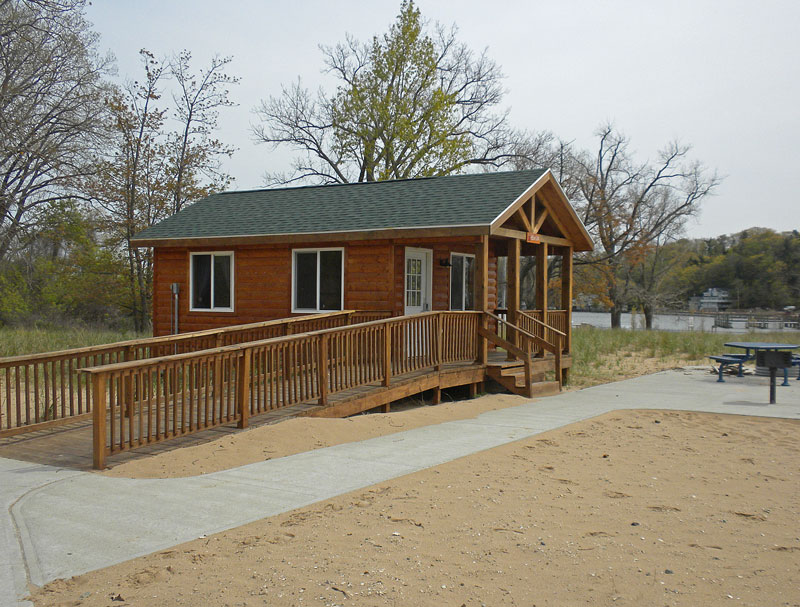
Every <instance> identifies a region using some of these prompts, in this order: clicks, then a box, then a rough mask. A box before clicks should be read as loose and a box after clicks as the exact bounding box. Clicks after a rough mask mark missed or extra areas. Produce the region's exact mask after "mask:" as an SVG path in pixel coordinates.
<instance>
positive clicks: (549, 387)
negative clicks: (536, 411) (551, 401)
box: [528, 381, 561, 397]
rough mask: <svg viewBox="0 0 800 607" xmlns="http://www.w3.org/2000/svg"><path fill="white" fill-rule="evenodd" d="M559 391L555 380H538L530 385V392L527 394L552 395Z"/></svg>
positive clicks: (534, 395) (532, 395)
mask: <svg viewBox="0 0 800 607" xmlns="http://www.w3.org/2000/svg"><path fill="white" fill-rule="evenodd" d="M559 392H561V389H560V388H559V386H558V382H557V381H540V382H537V383H535V384H533V385H532V386H531V392H530V394H529V395H528V396H530V397H538V396H554V395H556V394H558V393H559Z"/></svg>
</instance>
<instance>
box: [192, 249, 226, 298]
mask: <svg viewBox="0 0 800 607" xmlns="http://www.w3.org/2000/svg"><path fill="white" fill-rule="evenodd" d="M195 255H211V307H210V308H195V307H194V257H195ZM214 256H219V257H230V259H231V293H230V297H231V305H230V306H229V307H226V308H215V307H214ZM234 262H235V258H234V253H233V251H196V252H194V253H189V311H190V312H233V311H234V306H235V301H234V293H235V292H236V289H235V284H236V283H235V282H234V275H235V273H236V272H235V269H236V264H235V263H234Z"/></svg>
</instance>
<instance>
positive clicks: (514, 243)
mask: <svg viewBox="0 0 800 607" xmlns="http://www.w3.org/2000/svg"><path fill="white" fill-rule="evenodd" d="M506 242H508V260H507V262H506V308H508V319H507V320H508V322H510V323H513V324H517V314H518V312H519V292H520V285H519V251H520V241H519V239H517V238H509V239H508V240H507V241H506ZM510 333H511V335H508V339H509V341H510V342H511V343H512V344H514V345H515V346H516V345H519V339H518V338H519V336H518V335H517V332H516V331H511V332H510ZM512 357H513V356H512V355H511V354H510V353H509V358H512Z"/></svg>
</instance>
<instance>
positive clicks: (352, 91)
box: [254, 0, 515, 183]
mask: <svg viewBox="0 0 800 607" xmlns="http://www.w3.org/2000/svg"><path fill="white" fill-rule="evenodd" d="M321 50H322V52H323V54H324V57H325V66H326V69H327V71H328V72H329V73H331V74H333V75H334V76H335V77H336V78H337V79H338V81H339V83H340V84H339V87H338V88H337V91H336V92H335V93H334V94H332V95H331V94H327V93H325V92H324V91H320V92H319V93H318V95H317V96H316V97H315V96H313V95H312V94H311V93H310V92H309V91H308V90H307V89H305V88H303V86H302V85H301V84H300V82H299V81H298V82H297V83H296V84H295V85H292V86H290V87H288V88H287V87H284V89H283V93H282V95H280V96H279V97H270V99H269V100H266V101H262V102H261V104H260V106H259V107H258V108H257V114H258V116H259V117H260V119H261V122H260V124H257V125H256V126H255V127H254V134H255V136H256V138H257V139H259V140H260V141H262V142H265V143H269V144H273V145H275V146H278V145H287V146H289V147H291V148H293V149H294V150H296V151H297V152H299V156H298V157H297V158H296V159H295V161H294V166H293V169H294V170H293V172H292V173H291V174H290V175H271V176H268V180H269V181H271V182H273V183H288V182H292V181H296V180H309V181H313V182H317V183H346V182H353V181H375V180H383V179H406V178H413V177H425V176H433V175H446V174H448V173H453V172H457V171H461V170H464V169H465V168H466V167H468V166H471V165H483V166H493V167H497V166H501V165H503V164H504V163H506V162H508V161H509V160H510V159H511V158H513V157H514V156H515V150H514V142H515V136H514V134H513V133H512V131H511V129H510V128H509V127H508V125H507V121H506V113H502V112H501V113H495V109H496V107H497V106H498V104H499V103H500V101H501V99H502V94H503V91H502V87H501V78H502V74H501V72H500V69H499V68H498V67H497V65H496V64H495V63H494V62H493V61H491V60H490V59H488V58H487V57H486V55H485V54H481V55H478V56H476V55H475V54H474V53H473V52H472V51H470V50H469V49H468V48H467V47H466V46H465V45H463V44H461V43H459V42H457V40H456V30H455V28H454V27H453V28H451V29H449V30H446V29H444V28H443V27H441V26H437V27H436V28H435V31H434V32H433V33H432V34H429V33H427V32H426V31H425V26H424V23H423V21H422V18H421V16H420V12H419V10H418V9H417V8H416V7H415V5H414V3H413V1H412V0H406V1H404V2H403V4H402V6H401V9H400V14H399V15H398V17H397V21H396V22H395V23H394V24H393V25H392V26H391V28H390V30H389V32H388V33H386V34H384V35H383V36H381V37H378V36H376V37H374V38H373V40H372V41H371V42H370V43H361V42H358V41H356V40H354V39H353V38H351V37H348V38H347V40H346V41H345V42H344V43H342V44H339V45H337V46H335V47H333V48H329V47H322V49H321Z"/></svg>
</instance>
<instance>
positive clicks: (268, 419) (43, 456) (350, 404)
mask: <svg viewBox="0 0 800 607" xmlns="http://www.w3.org/2000/svg"><path fill="white" fill-rule="evenodd" d="M484 379H485V368H484V367H483V366H481V365H478V364H474V363H464V364H458V363H453V364H448V365H443V367H442V369H441V370H440V371H436V370H435V369H425V370H420V371H414V372H411V373H407V374H404V375H401V376H397V377H393V378H392V380H391V382H390V385H389V386H388V387H387V386H383V385H381V384H380V383H378V382H376V383H373V384H369V385H363V386H358V387H356V388H352V389H349V390H344V391H341V392H337V393H335V394H331V395H330V396H329V403H328V405H327V406H326V407H321V406H320V405H319V404H317V401H316V400H314V401H308V402H303V403H299V404H294V405H290V406H287V407H281V408H279V409H273V410H271V411H267V412H265V413H261V414H259V415H255V416H252V417H250V419H249V425H250V427H251V428H252V427H259V426H264V425H268V424H275V423H278V422H280V421H283V420H286V419H291V418H294V417H303V416H310V417H347V416H349V415H355V414H357V413H361V412H363V411H368V410H371V409H376V408H379V407H383V408H385V409H386V410H388V407H389V405H390V404H391V403H392V402H395V401H398V400H401V399H403V398H406V397H409V396H413V395H415V394H421V393H422V392H425V391H427V390H441V389H444V388H451V387H454V386H462V385H468V384H477V383H480V382H482V381H484ZM434 399H435V397H434ZM236 426H237V424H236V422H231V423H228V424H223V425H219V426H215V427H213V428H209V429H207V430H202V431H200V432H195V433H192V434H187V435H184V436H176V437H174V438H171V439H170V440H167V441H163V442H157V443H153V444H149V445H142V446H140V447H137V448H136V449H130V450H126V451H123V452H121V453H116V454H114V455H111V456H109V457H108V460H107V463H108V465H109V466H114V465H118V464H121V463H123V462H127V461H131V460H136V459H140V458H143V457H148V456H150V455H155V454H158V453H164V452H167V451H171V450H173V449H180V448H182V447H190V446H193V445H200V444H204V443H207V442H211V441H213V440H216V439H217V438H220V437H223V436H226V435H229V434H234V433H236V432H241V431H242V430H238V429H237V427H236ZM0 457H4V458H9V459H17V460H22V461H28V462H33V463H38V464H46V465H53V466H59V467H63V468H71V469H76V470H91V469H92V420H91V419H81V420H79V421H76V422H73V423H71V424H64V425H60V426H58V427H53V428H44V429H41V430H37V431H35V432H29V433H26V434H19V435H16V436H10V437H6V438H0Z"/></svg>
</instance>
